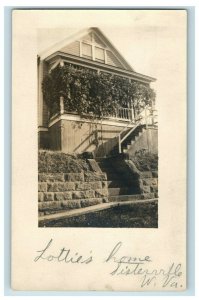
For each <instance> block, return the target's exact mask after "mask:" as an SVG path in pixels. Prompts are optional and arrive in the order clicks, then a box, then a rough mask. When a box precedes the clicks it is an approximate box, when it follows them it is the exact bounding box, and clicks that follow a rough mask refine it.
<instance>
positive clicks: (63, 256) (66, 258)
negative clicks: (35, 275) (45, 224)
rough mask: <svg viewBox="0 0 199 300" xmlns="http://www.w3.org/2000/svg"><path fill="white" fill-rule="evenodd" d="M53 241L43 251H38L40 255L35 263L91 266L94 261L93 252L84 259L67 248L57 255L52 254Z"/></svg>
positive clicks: (35, 259) (59, 251)
mask: <svg viewBox="0 0 199 300" xmlns="http://www.w3.org/2000/svg"><path fill="white" fill-rule="evenodd" d="M52 242H53V239H51V240H50V241H49V242H48V244H47V245H46V246H45V247H44V249H42V250H38V251H37V252H39V253H40V254H39V255H38V256H36V257H35V258H34V261H35V262H38V261H39V260H46V261H50V262H51V261H56V262H64V263H71V264H89V263H91V262H92V261H93V257H92V251H90V255H88V256H86V257H84V256H83V255H80V254H79V253H78V252H75V253H74V254H73V253H71V249H66V248H65V247H63V248H61V249H60V250H58V253H57V254H51V252H50V250H51V249H50V248H51V247H52Z"/></svg>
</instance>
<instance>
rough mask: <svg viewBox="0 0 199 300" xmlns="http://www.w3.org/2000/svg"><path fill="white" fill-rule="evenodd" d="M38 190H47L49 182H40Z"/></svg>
mask: <svg viewBox="0 0 199 300" xmlns="http://www.w3.org/2000/svg"><path fill="white" fill-rule="evenodd" d="M38 191H39V192H47V183H46V182H39V183H38Z"/></svg>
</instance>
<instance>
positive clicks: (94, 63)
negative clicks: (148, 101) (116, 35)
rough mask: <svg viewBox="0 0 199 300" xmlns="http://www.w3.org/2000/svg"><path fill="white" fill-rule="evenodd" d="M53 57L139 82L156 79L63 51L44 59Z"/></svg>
mask: <svg viewBox="0 0 199 300" xmlns="http://www.w3.org/2000/svg"><path fill="white" fill-rule="evenodd" d="M55 57H57V58H59V57H61V58H62V59H63V60H64V61H66V62H69V63H75V64H77V63H78V64H79V65H80V66H83V67H87V68H90V69H94V70H97V69H98V68H100V69H101V70H102V71H103V70H105V71H108V72H109V73H113V74H119V75H120V76H123V77H126V78H130V79H134V80H137V81H139V82H144V83H150V82H154V81H156V78H154V77H150V76H148V75H144V74H141V73H137V72H134V71H133V72H132V71H128V70H125V69H120V68H118V67H115V66H112V65H108V64H105V63H99V62H97V61H93V60H92V59H89V60H86V61H85V60H84V58H82V57H79V56H73V55H70V54H67V53H63V52H55V53H53V54H52V55H50V56H49V57H47V58H46V59H45V61H46V62H50V61H51V59H54V58H55ZM69 60H70V61H69ZM53 62H54V60H53Z"/></svg>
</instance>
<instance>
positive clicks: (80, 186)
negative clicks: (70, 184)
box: [75, 182, 92, 191]
mask: <svg viewBox="0 0 199 300" xmlns="http://www.w3.org/2000/svg"><path fill="white" fill-rule="evenodd" d="M75 189H76V191H85V190H90V189H92V187H91V184H90V183H88V182H76V184H75Z"/></svg>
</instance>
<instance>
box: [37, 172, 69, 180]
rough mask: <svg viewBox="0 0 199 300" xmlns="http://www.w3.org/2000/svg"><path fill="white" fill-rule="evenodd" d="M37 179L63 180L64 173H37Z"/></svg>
mask: <svg viewBox="0 0 199 300" xmlns="http://www.w3.org/2000/svg"><path fill="white" fill-rule="evenodd" d="M38 181H42V182H43V181H45V182H47V181H49V182H57V181H61V182H64V174H63V173H50V174H49V173H39V175H38Z"/></svg>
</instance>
